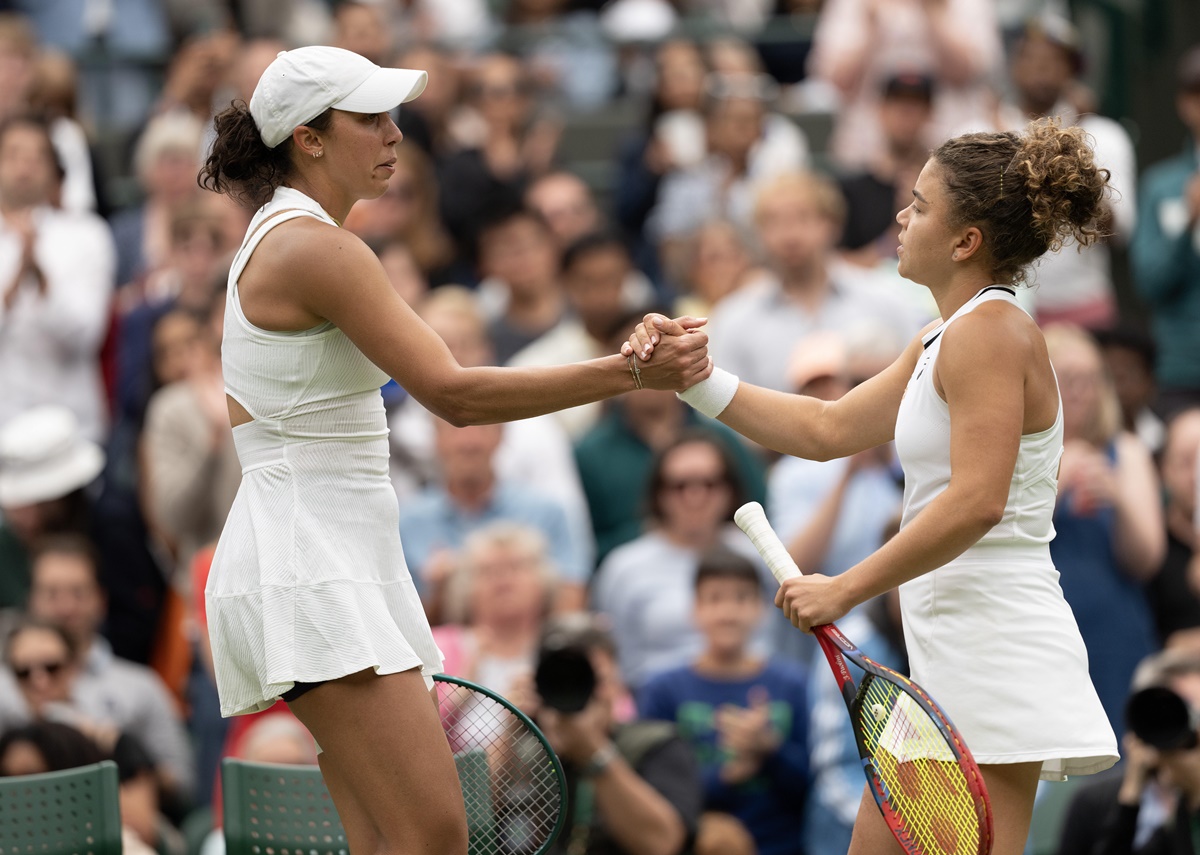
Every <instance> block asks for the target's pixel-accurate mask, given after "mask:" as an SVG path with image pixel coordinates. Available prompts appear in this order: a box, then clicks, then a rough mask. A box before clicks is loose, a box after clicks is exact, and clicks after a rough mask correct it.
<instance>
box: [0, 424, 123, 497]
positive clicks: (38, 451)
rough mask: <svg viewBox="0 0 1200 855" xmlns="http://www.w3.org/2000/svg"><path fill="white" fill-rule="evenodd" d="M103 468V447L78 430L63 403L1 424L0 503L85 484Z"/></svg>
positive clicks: (57, 494) (62, 493) (62, 491)
mask: <svg viewBox="0 0 1200 855" xmlns="http://www.w3.org/2000/svg"><path fill="white" fill-rule="evenodd" d="M103 468H104V452H103V451H102V450H101V449H100V446H98V445H97V444H96V443H94V442H92V441H91V440H89V439H87V438H86V437H84V436H83V434H82V433H81V432H80V430H79V421H78V419H76V418H75V414H74V413H73V412H71V411H70V410H68V409H67V408H66V407H62V406H57V405H50V404H48V405H45V406H40V407H34V408H32V409H29V410H26V411H25V412H23V413H21V414H20V415H18V416H13V418H11V419H10V420H8V421H7V422H5V423H4V426H3V428H0V505H5V506H8V507H17V506H23V505H33V504H37V503H38V502H48V501H50V500H52V499H60V498H62V497H63V496H66V495H68V494H69V493H72V492H74V491H75V490H78V489H79V488H80V487H86V486H87V485H88V484H90V483H91V482H92V481H94V480H95V479H96V477H97V476H98V475H99V474H100V470H102V469H103Z"/></svg>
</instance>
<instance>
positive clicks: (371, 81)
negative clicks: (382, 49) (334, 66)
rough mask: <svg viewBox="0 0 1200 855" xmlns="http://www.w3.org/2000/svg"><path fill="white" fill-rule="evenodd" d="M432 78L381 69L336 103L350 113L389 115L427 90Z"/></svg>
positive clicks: (411, 71) (421, 73) (336, 107)
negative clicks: (389, 112) (426, 85)
mask: <svg viewBox="0 0 1200 855" xmlns="http://www.w3.org/2000/svg"><path fill="white" fill-rule="evenodd" d="M428 80H429V75H428V74H426V73H425V72H424V71H416V70H414V69H411V68H377V69H375V71H373V72H371V76H370V77H368V78H367V79H366V80H364V81H363V82H362V83H360V84H359V85H358V87H357V88H356V89H355V90H354V91H353V92H351V93H350V94H349V95H347V96H346V97H345V98H343V99H342V100H341V101H338V102H337V103H336V104H333V105H331V106H332V107H333V109H335V110H345V111H347V112H349V113H386V112H387V111H388V110H391V109H392V108H393V107H397V106H399V105H400V104H403V103H405V102H406V101H411V100H412V99H413V98H416V97H417V96H418V95H420V94H421V93H422V92H424V91H425V84H426V82H428Z"/></svg>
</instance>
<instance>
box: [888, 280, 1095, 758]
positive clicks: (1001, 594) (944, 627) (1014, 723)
mask: <svg viewBox="0 0 1200 855" xmlns="http://www.w3.org/2000/svg"><path fill="white" fill-rule="evenodd" d="M989 300H1004V301H1005V302H1009V303H1011V304H1012V305H1013V306H1014V307H1017V308H1019V304H1018V303H1017V300H1016V297H1015V295H1014V294H1013V292H1012V291H1011V290H1009V289H1007V288H1001V287H997V286H993V287H991V288H986V289H984V290H983V291H981V292H980V293H979V294H977V295H976V296H975V297H973V298H972V299H971V300H969V301H968V302H967V303H966V304H965V305H964V306H963V307H962V308H960V309H959V310H958V311H957V312H955V313H954V314H953V315H952V316H951V317H950V318H949V319H948V320H947V321H946V322H945V323H943V324H941V325H940V326H938V327H937V328H935V329H933V330H931V331H930V332H928V333H927V334H926V335H925V337H924V342H925V352H924V353H923V354H922V355H921V358H920V360H919V361H918V362H917V366H916V368H915V369H914V370H913V373H912V377H911V378H910V379H909V381H908V387H907V388H906V389H905V392H904V399H903V401H901V403H900V412H899V415H898V417H897V420H896V452H897V454H898V455H899V458H900V462H901V464H902V465H903V467H904V482H905V486H904V515H903V521H902V525H908V524H909V523H910V522H912V520H913V518H914V517H915V516H916V515H917V514H919V513H920V512H921V511H922V509H924V508H925V506H926V505H928V504H929V503H930V502H931V501H932V500H933V499H934V498H936V497H937V496H938V495H939V494H941V493H942V491H943V490H945V489H946V486H947V485H948V484H949V482H950V431H951V424H950V411H949V407H948V406H947V405H946V402H945V401H943V400H942V398H941V397H940V396H939V395H938V393H937V390H936V389H935V388H934V385H933V366H934V363H935V362H936V361H937V356H938V350H939V348H940V347H941V342H942V333H943V332H945V330H946V327H947V326H949V325H950V324H952V323H954V321H955V320H957V319H958V318H959V317H961V316H962V315H965V314H967V313H968V312H970V311H972V310H973V309H975V308H976V307H977V306H979V305H980V304H982V303H984V302H987V301H989ZM1062 431H1063V427H1062V404H1061V402H1060V404H1059V411H1058V417H1057V418H1056V419H1055V421H1054V424H1053V425H1052V426H1051V427H1050V428H1048V429H1046V430H1044V431H1041V432H1039V433H1034V434H1028V435H1025V436H1022V437H1021V445H1020V450H1019V452H1018V454H1017V463H1016V468H1015V470H1014V472H1013V479H1012V486H1011V487H1010V488H1009V493H1008V502H1007V504H1006V505H1005V508H1004V516H1003V518H1002V519H1001V521H1000V522H999V523H998V524H997V525H996V526H995V527H993V528H992V529H991V531H989V532H988V533H987V534H985V535H984V536H983V538H982V539H980V541H979V542H978V543H977V544H975V545H974V546H972V547H971V548H970V549H968V550H967V551H966V552H965V553H964V554H963V555H961V556H959V557H958V558H956V559H954V560H953V561H951V562H950V563H949V564H946V565H945V566H943V567H939V568H938V569H936V570H934V571H932V572H930V573H926V574H924V575H923V576H919V577H918V578H916V579H913V580H912V581H911V582H906V583H905V584H904V585H902V586H901V587H900V604H901V611H902V613H903V616H904V640H905V643H906V644H907V646H908V657H909V664H910V666H911V669H912V678H913V680H914V681H915V682H917V683H918V684H919V685H921V686H922V687H923V688H925V689H926V690H927V691H928V692H929V693H930V695H932V696H933V697H934V698H935V699H936V700H937V701H938V703H940V704H941V705H942V707H943V708H944V709H945V710H946V712H947V713H948V714H949V716H950V719H951V720H952V721H953V722H954V724H955V725H956V726H957V727H958V728H959V730H960V731H961V732H962V734H963V738H964V739H965V740H966V743H967V745H968V747H970V749H971V753H972V754H973V755H974V756H975V759H976V760H977V761H978V762H980V763H1023V762H1029V761H1041V762H1042V772H1041V777H1042V778H1043V779H1045V780H1064V779H1065V778H1066V776H1067V775H1086V774H1090V773H1093V772H1099V771H1101V770H1103V769H1107V768H1108V767H1109V766H1112V765H1113V764H1114V763H1115V762H1116V761H1117V759H1118V755H1117V743H1116V737H1115V736H1114V734H1113V731H1112V728H1111V727H1110V726H1109V723H1108V718H1107V717H1106V716H1105V714H1104V710H1103V708H1102V707H1101V706H1100V700H1099V698H1098V697H1097V696H1096V690H1095V688H1094V687H1093V686H1092V682H1091V679H1090V678H1089V677H1088V661H1087V651H1086V650H1085V649H1084V646H1083V639H1082V638H1081V637H1080V635H1079V628H1078V626H1077V625H1076V623H1075V616H1074V615H1073V614H1072V612H1071V608H1070V606H1068V605H1067V601H1066V600H1065V599H1064V598H1063V594H1062V589H1061V588H1060V587H1059V584H1058V571H1057V570H1055V569H1054V564H1053V563H1052V562H1051V560H1050V548H1049V544H1050V541H1051V539H1053V537H1054V526H1053V523H1052V521H1051V517H1052V515H1053V513H1054V502H1055V497H1056V495H1057V492H1058V461H1059V457H1060V456H1061V455H1062V441H1063V440H1062Z"/></svg>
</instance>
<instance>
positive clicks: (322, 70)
mask: <svg viewBox="0 0 1200 855" xmlns="http://www.w3.org/2000/svg"><path fill="white" fill-rule="evenodd" d="M428 79H429V75H428V74H426V73H425V72H424V71H416V70H413V69H409V68H380V67H379V66H378V65H376V64H375V63H373V62H371V60H369V59H367V58H366V57H363V56H359V55H358V54H356V53H354V52H353V51H348V50H343V49H342V48H335V47H326V46H324V45H313V46H310V47H302V48H296V49H295V50H285V51H280V52H279V54H278V55H277V56H276V57H275V59H274V60H272V62H271V64H270V65H268V66H267V70H266V71H264V72H263V74H262V77H260V78H259V80H258V85H257V86H255V87H254V94H253V95H252V96H251V97H250V115H251V116H252V117H253V118H254V124H256V125H257V126H258V132H259V134H260V135H261V136H262V141H263V142H264V143H266V144H267V148H275V146H277V145H279V144H280V143H281V142H283V141H284V140H286V139H287V138H288V137H290V136H291V135H292V131H294V130H295V129H296V128H298V127H300V126H301V125H303V124H304V123H305V122H311V121H312V120H313V119H315V118H316V117H317V116H319V115H321V114H322V113H324V112H325V111H326V110H328V109H330V108H331V107H332V108H333V109H335V110H347V111H349V112H352V113H382V112H384V111H387V110H391V109H392V108H393V107H395V106H397V105H399V104H403V103H404V102H405V101H411V100H412V99H413V98H416V97H417V96H418V95H420V94H421V93H422V92H424V91H425V82H426V81H427V80H428Z"/></svg>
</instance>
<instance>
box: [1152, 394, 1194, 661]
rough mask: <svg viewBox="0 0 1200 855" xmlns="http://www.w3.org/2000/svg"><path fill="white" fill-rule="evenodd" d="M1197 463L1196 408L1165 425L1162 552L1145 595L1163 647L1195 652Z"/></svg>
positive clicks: (1162, 472)
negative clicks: (1193, 568)
mask: <svg viewBox="0 0 1200 855" xmlns="http://www.w3.org/2000/svg"><path fill="white" fill-rule="evenodd" d="M1197 466H1200V408H1196V407H1193V408H1192V409H1190V410H1183V411H1182V412H1180V413H1178V414H1177V415H1176V416H1175V418H1173V419H1171V421H1170V424H1169V425H1168V426H1167V435H1166V442H1165V444H1164V446H1163V452H1162V459H1161V461H1160V463H1159V473H1160V474H1161V476H1162V485H1163V494H1164V499H1165V508H1164V516H1165V517H1166V524H1167V552H1166V557H1165V558H1164V559H1163V562H1162V566H1161V567H1160V568H1159V570H1158V573H1156V574H1155V576H1154V578H1153V579H1151V580H1150V582H1149V584H1148V586H1147V594H1148V595H1149V599H1150V607H1151V609H1152V610H1153V612H1154V618H1155V624H1156V626H1157V628H1158V638H1159V641H1160V643H1161V644H1162V646H1163V647H1186V648H1188V649H1191V650H1197V651H1200V595H1198V594H1197V591H1196V587H1197V586H1196V585H1195V583H1194V582H1192V581H1191V580H1190V579H1189V572H1188V568H1189V566H1190V565H1191V563H1192V561H1193V559H1194V557H1195V555H1196V526H1195V519H1196V469H1197Z"/></svg>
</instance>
